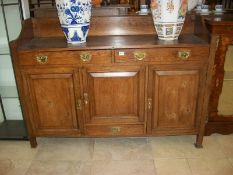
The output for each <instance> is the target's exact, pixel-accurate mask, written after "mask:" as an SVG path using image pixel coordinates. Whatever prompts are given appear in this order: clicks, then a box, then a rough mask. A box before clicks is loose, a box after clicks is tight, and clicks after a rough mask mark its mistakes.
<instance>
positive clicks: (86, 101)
mask: <svg viewBox="0 0 233 175" xmlns="http://www.w3.org/2000/svg"><path fill="white" fill-rule="evenodd" d="M83 98H84V99H83V101H84V104H85V105H87V104H88V102H89V98H88V93H84V94H83Z"/></svg>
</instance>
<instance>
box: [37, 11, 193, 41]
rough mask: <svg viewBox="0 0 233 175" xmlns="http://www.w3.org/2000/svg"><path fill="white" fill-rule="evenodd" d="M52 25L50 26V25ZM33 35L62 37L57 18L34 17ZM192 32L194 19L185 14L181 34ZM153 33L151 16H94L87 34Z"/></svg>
mask: <svg viewBox="0 0 233 175" xmlns="http://www.w3.org/2000/svg"><path fill="white" fill-rule="evenodd" d="M50 26H52V27H50ZM33 30H34V35H35V37H63V36H64V34H63V32H62V31H61V27H60V23H59V20H58V18H46V20H45V18H34V19H33ZM188 33H189V34H190V33H194V20H193V16H192V15H187V17H186V21H185V24H184V27H183V29H182V34H188ZM151 34H152V35H155V34H156V31H155V28H154V23H153V19H152V16H150V15H147V16H140V15H131V16H99V17H98V16H94V17H92V19H91V26H90V31H89V34H88V36H105V35H151Z"/></svg>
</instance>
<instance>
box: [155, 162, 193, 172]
mask: <svg viewBox="0 0 233 175" xmlns="http://www.w3.org/2000/svg"><path fill="white" fill-rule="evenodd" d="M155 169H156V172H157V175H191V174H192V173H191V170H190V168H189V166H188V162H187V161H186V159H183V158H156V159H155Z"/></svg>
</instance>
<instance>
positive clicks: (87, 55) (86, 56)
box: [80, 52, 92, 62]
mask: <svg viewBox="0 0 233 175" xmlns="http://www.w3.org/2000/svg"><path fill="white" fill-rule="evenodd" d="M91 58H92V55H91V54H90V53H89V52H82V53H81V54H80V59H81V60H82V61H83V62H89V61H91Z"/></svg>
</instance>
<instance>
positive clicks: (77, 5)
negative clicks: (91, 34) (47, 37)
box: [56, 0, 91, 44]
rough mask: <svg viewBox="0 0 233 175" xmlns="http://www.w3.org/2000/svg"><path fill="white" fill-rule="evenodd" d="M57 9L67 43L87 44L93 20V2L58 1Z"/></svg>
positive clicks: (88, 0)
mask: <svg viewBox="0 0 233 175" xmlns="http://www.w3.org/2000/svg"><path fill="white" fill-rule="evenodd" d="M56 7H57V12H58V17H59V21H60V23H61V28H62V31H63V32H64V34H65V36H66V39H67V42H68V43H71V44H80V43H84V42H86V37H87V34H88V31H89V25H90V18H91V0H56Z"/></svg>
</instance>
